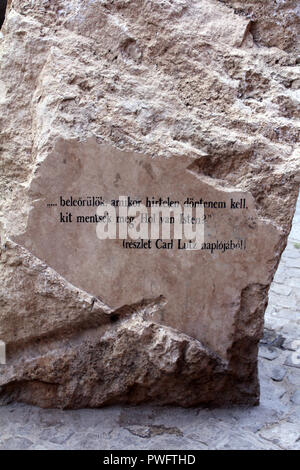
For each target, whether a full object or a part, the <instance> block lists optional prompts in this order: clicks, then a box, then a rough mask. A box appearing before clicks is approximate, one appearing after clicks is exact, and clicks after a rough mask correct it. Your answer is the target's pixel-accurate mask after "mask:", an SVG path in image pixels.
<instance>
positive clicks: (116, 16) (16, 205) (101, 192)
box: [0, 0, 300, 408]
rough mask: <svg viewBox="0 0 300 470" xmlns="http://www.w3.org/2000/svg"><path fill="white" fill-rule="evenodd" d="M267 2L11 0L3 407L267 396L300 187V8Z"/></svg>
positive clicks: (4, 48) (0, 219)
mask: <svg viewBox="0 0 300 470" xmlns="http://www.w3.org/2000/svg"><path fill="white" fill-rule="evenodd" d="M265 3H266V2H263V1H256V2H254V1H248V2H246V5H245V2H239V1H235V0H228V1H227V0H226V1H224V2H221V1H217V0H203V1H195V0H173V1H171V0H151V1H143V0H133V1H130V2H128V1H127V0H115V1H110V0H107V1H106V0H101V1H100V0H99V1H89V0H72V1H70V2H63V1H61V0H54V1H51V2H50V1H41V0H40V1H36V2H34V3H33V2H31V1H26V0H25V1H22V2H21V1H20V0H13V1H11V2H8V7H7V12H6V19H5V22H4V25H3V27H2V30H1V37H0V108H1V114H0V116H1V117H0V119H1V129H2V132H1V148H0V151H1V160H0V161H1V169H2V171H1V176H0V178H1V179H0V187H1V199H0V224H1V225H0V227H1V246H0V255H1V256H0V262H1V269H0V279H1V284H0V341H1V342H2V343H1V344H3V347H4V349H3V351H4V350H5V360H4V357H2V361H1V364H0V402H1V403H7V402H8V401H12V400H15V401H24V402H27V403H32V404H36V405H39V406H42V407H61V408H79V407H99V406H104V405H108V404H114V403H133V404H139V403H142V402H146V401H151V402H153V403H159V404H179V405H182V406H192V405H198V404H210V405H221V404H257V403H258V401H259V384H258V379H257V346H258V342H259V340H260V338H261V336H262V331H263V317H264V311H265V309H266V306H267V302H268V290H269V286H270V283H271V281H272V279H273V276H274V273H275V271H276V268H277V265H278V263H279V260H280V256H281V253H282V251H283V249H284V247H285V244H286V241H287V236H288V233H289V230H290V228H291V222H292V217H293V213H294V210H295V204H296V199H297V194H298V187H299V181H300V165H299V156H300V153H299V146H297V142H298V141H299V121H297V118H298V117H299V86H300V74H299V69H300V66H299V63H300V61H299V56H297V46H298V45H299V42H298V38H297V28H298V26H299V12H298V10H297V8H296V4H297V1H296V0H295V1H294V0H290V1H287V2H285V4H284V5H283V4H280V5H275V6H274V5H273V4H272V5H271V4H268V5H266V4H265ZM266 20H267V21H266ZM2 356H4V355H3V354H2Z"/></svg>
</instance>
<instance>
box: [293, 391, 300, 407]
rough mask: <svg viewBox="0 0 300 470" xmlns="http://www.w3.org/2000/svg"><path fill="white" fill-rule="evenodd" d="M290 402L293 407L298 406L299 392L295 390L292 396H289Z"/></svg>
mask: <svg viewBox="0 0 300 470" xmlns="http://www.w3.org/2000/svg"><path fill="white" fill-rule="evenodd" d="M291 401H292V402H293V403H294V404H295V405H300V390H297V391H296V392H295V393H294V394H293V395H292V396H291Z"/></svg>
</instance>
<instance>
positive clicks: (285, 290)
mask: <svg viewBox="0 0 300 470" xmlns="http://www.w3.org/2000/svg"><path fill="white" fill-rule="evenodd" d="M270 291H271V292H274V293H275V294H279V295H290V293H291V292H292V288H291V287H288V286H287V285H286V284H278V283H277V282H273V284H272V286H271V289H270Z"/></svg>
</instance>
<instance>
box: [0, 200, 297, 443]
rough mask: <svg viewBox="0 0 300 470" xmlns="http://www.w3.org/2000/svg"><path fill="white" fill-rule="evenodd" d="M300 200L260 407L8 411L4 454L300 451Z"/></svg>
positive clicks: (276, 289) (277, 286)
mask: <svg viewBox="0 0 300 470" xmlns="http://www.w3.org/2000/svg"><path fill="white" fill-rule="evenodd" d="M299 307H300V199H299V201H298V206H297V211H296V215H295V218H294V224H293V229H292V232H291V234H290V237H289V242H288V245H287V248H286V250H285V252H284V254H283V257H282V260H281V263H280V265H279V268H278V271H277V273H276V276H275V279H274V282H273V284H272V287H271V291H270V302H269V307H268V309H267V312H266V322H265V336H264V339H263V340H262V344H261V347H260V352H259V370H260V383H261V404H260V406H258V407H243V408H238V407H235V408H222V409H214V410H211V409H203V408H193V409H182V408H177V407H163V408H161V407H153V406H141V407H129V406H114V407H108V408H104V409H100V410H77V411H61V410H42V409H39V408H35V407H32V406H27V405H22V404H12V405H9V406H5V407H0V449H62V450H63V449H103V450H114V449H146V450H154V449H159V450H160V449H167V450H176V449H184V450H188V449H191V450H195V449H253V450H254V449H267V450H271V449H278V450H280V449H298V450H299V449H300V308H299Z"/></svg>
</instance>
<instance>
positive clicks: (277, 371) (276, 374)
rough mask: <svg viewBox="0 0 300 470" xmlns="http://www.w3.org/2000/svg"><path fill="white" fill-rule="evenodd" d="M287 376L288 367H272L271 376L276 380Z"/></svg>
mask: <svg viewBox="0 0 300 470" xmlns="http://www.w3.org/2000/svg"><path fill="white" fill-rule="evenodd" d="M285 376H286V369H285V368H284V367H274V368H273V369H272V373H271V378H272V379H273V380H275V382H281V381H282V380H283V379H284V377H285Z"/></svg>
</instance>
